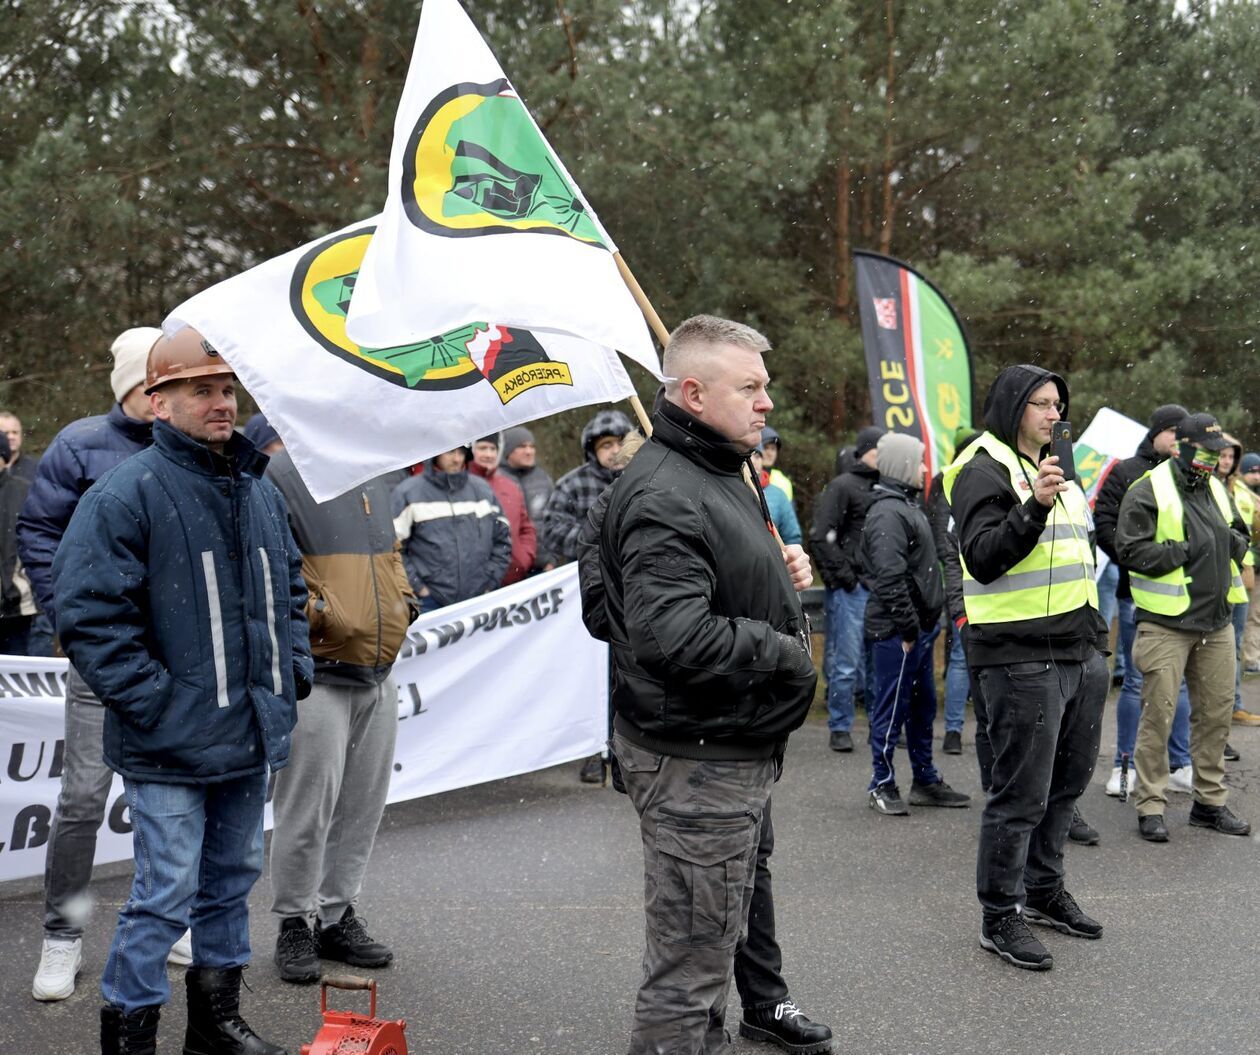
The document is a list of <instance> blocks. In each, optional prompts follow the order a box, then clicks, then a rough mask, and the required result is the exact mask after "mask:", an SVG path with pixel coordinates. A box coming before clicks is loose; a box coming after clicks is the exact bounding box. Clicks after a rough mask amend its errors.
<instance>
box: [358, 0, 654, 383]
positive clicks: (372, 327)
mask: <svg viewBox="0 0 1260 1055" xmlns="http://www.w3.org/2000/svg"><path fill="white" fill-rule="evenodd" d="M616 252H617V246H616V245H615V244H614V243H613V240H612V238H610V237H609V235H608V232H607V231H606V230H605V229H604V227H603V225H602V224H601V223H600V221H599V217H598V216H596V215H595V212H594V210H593V209H592V208H591V205H590V202H588V201H587V200H586V198H585V196H584V195H583V194H582V191H581V190H580V189H579V188H578V185H577V184H576V183H575V182H574V180H573V178H572V176H570V175H569V173H568V171H567V170H566V169H565V167H564V164H563V162H561V160H560V158H559V157H557V156H556V153H555V151H554V150H552V149H551V145H550V144H549V143H548V142H547V140H546V138H545V137H544V136H543V134H542V131H541V130H540V129H539V127H538V125H537V124H536V123H535V121H534V119H533V117H532V116H531V115H530V113H529V110H527V109H526V107H525V104H524V103H523V102H522V101H521V99H520V97H519V96H518V95H517V93H516V90H515V89H514V88H513V87H512V84H511V82H510V81H509V80H508V79H507V77H506V76H505V75H504V72H503V68H502V67H501V66H500V65H499V62H498V60H497V59H496V58H495V57H494V53H493V52H491V50H490V48H489V47H488V46H487V45H486V42H485V41H484V40H483V39H482V37H481V34H480V33H478V32H477V27H476V26H474V25H473V23H472V21H471V20H470V19H469V17H468V16H467V15H466V14H465V13H464V9H463V8H462V7H461V6H460V5H459V2H458V0H424V6H423V7H422V8H421V11H420V26H419V30H418V31H417V34H416V44H415V49H414V51H413V52H412V55H411V66H410V68H409V70H408V72H407V81H406V84H405V85H404V86H403V93H402V99H401V100H400V101H399V104H398V113H397V116H396V117H395V119H394V143H393V148H392V150H391V153H390V159H389V193H388V196H387V198H386V201H385V207H384V209H383V210H382V212H381V220H380V229H379V230H378V232H377V235H376V237H375V238H374V239H373V240H372V244H371V246H370V247H369V248H368V251H367V255H366V256H365V257H364V260H363V266H362V268H361V269H360V271H359V278H358V283H357V285H356V287H355V295H354V300H353V301H352V302H351V304H350V313H349V318H348V321H347V324H346V325H347V328H348V331H349V333H350V335H351V336H352V337H353V338H354V339H355V340H357V341H359V342H360V343H362V344H367V345H373V346H381V345H392V344H402V343H405V342H409V341H415V340H420V339H423V338H425V337H429V336H431V335H432V334H435V333H443V332H445V331H446V330H449V329H451V328H452V327H454V326H458V325H461V324H463V323H465V322H467V321H468V320H469V319H481V318H492V319H495V320H497V321H498V322H500V323H502V324H504V325H507V326H524V327H527V328H528V329H531V330H534V331H539V330H559V331H563V332H565V333H572V334H576V335H577V336H579V337H584V338H586V339H587V340H589V341H594V342H595V343H597V344H600V345H607V346H609V347H612V348H616V349H617V350H618V351H620V352H622V353H623V354H625V355H627V356H629V357H630V358H632V359H634V360H635V361H636V362H638V363H640V364H641V365H642V366H643V367H644V368H645V369H647V370H650V371H651V372H652V373H653V374H655V375H656V376H657V377H660V376H661V368H660V362H659V360H658V359H657V356H656V351H655V349H654V348H653V346H652V339H651V337H649V336H648V329H647V325H646V323H645V322H644V319H643V314H642V312H641V311H640V310H639V307H638V305H636V304H635V301H634V297H633V295H632V294H631V293H630V291H629V289H627V287H626V284H625V281H624V280H623V279H622V278H621V275H620V273H619V272H618V269H617V262H616V260H615V259H614V258H613V254H614V253H616Z"/></svg>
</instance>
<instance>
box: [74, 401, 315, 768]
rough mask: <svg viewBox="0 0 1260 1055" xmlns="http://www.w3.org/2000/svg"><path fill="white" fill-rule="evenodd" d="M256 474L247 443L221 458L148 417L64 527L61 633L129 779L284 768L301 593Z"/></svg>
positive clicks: (276, 502)
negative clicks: (134, 443) (148, 425)
mask: <svg viewBox="0 0 1260 1055" xmlns="http://www.w3.org/2000/svg"><path fill="white" fill-rule="evenodd" d="M266 464H267V459H266V458H265V457H264V456H263V455H261V454H259V453H258V451H257V450H256V449H255V448H254V446H253V445H252V444H251V443H250V442H249V441H248V440H246V439H245V438H244V437H243V436H239V435H238V436H234V437H233V438H232V440H230V441H229V443H228V447H227V452H226V454H225V455H223V456H220V455H217V454H214V453H213V452H212V451H210V450H209V449H208V448H207V447H205V446H203V445H202V444H200V443H197V442H196V441H195V440H192V439H190V438H189V437H188V436H185V435H184V434H183V433H182V432H179V431H178V430H176V429H174V428H172V427H170V426H169V425H167V424H165V423H164V422H161V421H158V422H155V423H154V426H153V446H152V447H150V448H149V449H147V450H145V451H142V452H141V453H139V454H137V455H135V456H134V457H132V458H129V459H128V460H127V461H125V462H123V463H122V464H121V465H119V466H117V467H116V468H114V469H111V470H110V471H109V472H107V473H106V474H105V475H104V476H102V477H101V479H100V480H99V481H98V482H97V483H96V484H95V485H94V486H93V487H91V488H90V489H89V490H88V492H87V494H85V495H84V496H83V499H82V500H81V501H80V502H79V504H78V506H77V508H76V509H75V512H74V515H73V516H72V517H71V519H70V524H69V526H68V527H67V528H66V533H65V535H64V537H63V538H62V541H61V545H60V547H58V549H57V556H56V559H55V560H54V561H53V569H52V570H53V591H54V597H55V604H56V611H57V615H58V620H57V627H58V631H59V633H60V636H61V643H62V646H63V647H64V648H65V650H66V654H67V655H68V656H69V657H70V662H71V663H73V664H74V668H75V670H76V671H78V672H79V674H80V675H81V676H82V677H83V680H84V681H86V682H87V683H88V686H89V687H90V688H91V689H92V691H93V692H94V693H96V695H97V696H98V697H99V698H100V700H101V702H102V703H103V704H104V705H105V707H106V708H107V713H106V715H105V735H104V753H105V761H106V762H107V763H108V764H109V766H110V768H111V769H114V770H115V771H116V772H119V773H121V774H122V775H123V776H125V777H129V778H131V779H133V780H145V781H160V782H168V783H192V782H214V781H221V780H231V779H235V778H237V777H242V776H248V775H250V774H254V773H261V772H263V770H264V767H265V766H268V765H269V766H270V767H271V768H272V769H279V768H280V767H281V766H283V765H284V764H285V763H286V762H287V761H288V757H289V738H290V734H291V733H292V731H293V725H294V722H295V721H296V719H297V706H296V701H297V699H298V698H299V697H301V696H305V695H306V693H307V692H309V691H310V681H311V677H312V669H311V656H310V645H309V642H308V639H307V626H306V616H305V614H304V613H305V608H306V585H305V583H304V582H303V581H302V559H301V555H300V554H299V553H298V550H297V546H296V545H295V544H294V542H293V536H292V535H291V534H290V532H289V525H288V521H287V516H286V510H285V504H284V498H283V497H282V496H281V494H280V492H279V491H278V490H276V488H275V485H273V484H272V483H270V482H269V481H267V480H264V479H262V478H261V476H262V472H263V469H264V468H265V467H266Z"/></svg>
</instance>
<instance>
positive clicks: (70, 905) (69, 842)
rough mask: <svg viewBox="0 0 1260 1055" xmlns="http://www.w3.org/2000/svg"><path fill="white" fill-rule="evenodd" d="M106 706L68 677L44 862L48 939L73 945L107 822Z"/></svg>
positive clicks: (76, 678)
mask: <svg viewBox="0 0 1260 1055" xmlns="http://www.w3.org/2000/svg"><path fill="white" fill-rule="evenodd" d="M104 729H105V708H104V707H102V706H101V701H100V700H98V699H97V698H96V697H95V696H94V695H92V690H91V689H89V688H88V687H87V683H86V682H85V681H84V680H83V679H82V678H81V677H79V672H78V671H77V670H75V669H74V667H71V668H70V671H69V674H68V675H67V678H66V753H65V758H64V761H63V765H62V770H61V791H60V792H59V793H58V795H57V812H56V813H54V814H53V822H52V830H51V831H50V832H49V835H48V851H47V854H46V856H45V858H44V937H46V938H56V939H58V940H61V941H73V940H74V939H75V938H80V937H82V936H83V925H84V923H86V922H87V918H88V914H89V912H90V911H91V906H92V897H91V894H90V893H89V891H88V884H89V883H90V882H91V879H92V860H93V858H94V857H95V856H96V833H97V832H98V831H99V830H100V827H101V825H102V824H103V823H104V821H105V810H106V808H107V807H108V806H109V789H110V785H111V784H112V783H113V781H114V774H113V771H112V770H111V769H110V768H109V766H107V765H106V764H105V759H104V758H103V757H102V755H101V750H102V748H101V739H102V736H103V733H104Z"/></svg>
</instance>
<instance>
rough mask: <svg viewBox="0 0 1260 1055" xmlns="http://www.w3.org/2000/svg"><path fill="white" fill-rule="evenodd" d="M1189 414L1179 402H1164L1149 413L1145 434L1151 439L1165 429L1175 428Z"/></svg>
mask: <svg viewBox="0 0 1260 1055" xmlns="http://www.w3.org/2000/svg"><path fill="white" fill-rule="evenodd" d="M1189 414H1190V411H1188V410H1187V409H1186V408H1185V407H1183V406H1182V405H1181V404H1180V403H1165V404H1164V405H1163V406H1162V407H1156V408H1155V410H1154V412H1153V413H1152V414H1151V423H1150V427H1149V428H1148V429H1147V430H1146V434H1147V436H1149V437H1151V438H1152V439H1153V438H1154V437H1156V436H1158V435H1159V434H1160V433H1161V432H1164V431H1166V430H1167V429H1175V428H1176V427H1177V426H1178V425H1180V424H1181V423H1182V422H1183V421H1185V420H1186V418H1187V417H1188V416H1189Z"/></svg>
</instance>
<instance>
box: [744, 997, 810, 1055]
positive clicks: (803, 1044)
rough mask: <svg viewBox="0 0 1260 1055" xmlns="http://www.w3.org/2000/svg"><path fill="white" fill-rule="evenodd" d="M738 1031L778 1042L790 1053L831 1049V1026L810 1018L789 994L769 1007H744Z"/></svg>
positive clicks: (771, 1042)
mask: <svg viewBox="0 0 1260 1055" xmlns="http://www.w3.org/2000/svg"><path fill="white" fill-rule="evenodd" d="M739 1035H740V1036H741V1037H747V1038H748V1039H749V1040H760V1041H764V1042H765V1043H767V1044H777V1045H778V1046H779V1047H781V1048H782V1049H783V1050H784V1051H790V1052H792V1053H793V1055H823V1053H824V1052H829V1051H831V1030H830V1029H829V1028H828V1027H827V1026H824V1025H823V1024H822V1023H821V1022H811V1021H810V1020H809V1019H808V1018H807V1017H806V1016H805V1013H804V1012H803V1011H802V1010H801V1009H800V1008H799V1007H797V1006H796V1001H795V1000H793V999H792V998H791V997H790V996H789V997H785V998H784V999H783V1000H782V1001H781V1002H779V1003H777V1004H772V1005H771V1006H770V1007H762V1008H757V1009H754V1010H749V1009H747V1008H745V1009H744V1017H743V1020H742V1021H741V1022H740V1024H739Z"/></svg>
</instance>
